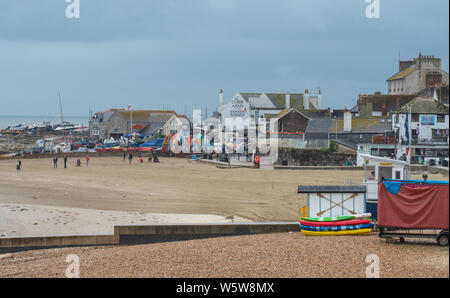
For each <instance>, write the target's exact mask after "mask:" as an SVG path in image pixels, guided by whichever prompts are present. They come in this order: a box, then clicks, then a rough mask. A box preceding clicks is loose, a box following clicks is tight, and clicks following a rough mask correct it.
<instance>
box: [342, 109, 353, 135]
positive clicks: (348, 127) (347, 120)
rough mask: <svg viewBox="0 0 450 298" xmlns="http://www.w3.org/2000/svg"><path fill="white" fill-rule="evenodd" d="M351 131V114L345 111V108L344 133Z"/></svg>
mask: <svg viewBox="0 0 450 298" xmlns="http://www.w3.org/2000/svg"><path fill="white" fill-rule="evenodd" d="M351 131H352V113H351V112H350V111H349V110H347V107H346V108H345V111H344V132H351Z"/></svg>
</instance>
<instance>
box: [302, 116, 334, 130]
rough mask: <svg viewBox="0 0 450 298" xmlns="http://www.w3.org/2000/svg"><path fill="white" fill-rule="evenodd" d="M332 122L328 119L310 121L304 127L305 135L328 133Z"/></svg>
mask: <svg viewBox="0 0 450 298" xmlns="http://www.w3.org/2000/svg"><path fill="white" fill-rule="evenodd" d="M331 123H332V120H331V119H330V118H318V119H311V120H309V122H308V126H307V127H306V131H305V132H306V133H320V132H322V133H328V132H329V131H330V127H331Z"/></svg>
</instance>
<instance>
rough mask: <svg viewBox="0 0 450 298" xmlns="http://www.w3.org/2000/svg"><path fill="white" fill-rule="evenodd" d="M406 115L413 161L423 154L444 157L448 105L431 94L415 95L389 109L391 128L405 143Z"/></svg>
mask: <svg viewBox="0 0 450 298" xmlns="http://www.w3.org/2000/svg"><path fill="white" fill-rule="evenodd" d="M407 113H408V118H409V120H408V121H409V126H408V127H409V128H408V129H409V130H410V140H411V148H412V157H413V162H417V161H420V160H423V159H424V158H425V157H431V156H435V157H439V158H442V157H448V144H449V117H448V116H449V109H448V107H447V106H445V105H444V104H442V103H440V102H439V101H437V100H436V99H434V98H432V97H417V98H415V99H414V100H413V101H411V102H410V103H409V104H407V105H405V106H403V107H402V108H401V109H400V110H399V111H396V112H394V113H392V129H393V130H398V132H399V134H398V135H399V138H400V139H401V140H402V143H403V144H405V143H406V129H407V128H406V127H405V122H406V119H407Z"/></svg>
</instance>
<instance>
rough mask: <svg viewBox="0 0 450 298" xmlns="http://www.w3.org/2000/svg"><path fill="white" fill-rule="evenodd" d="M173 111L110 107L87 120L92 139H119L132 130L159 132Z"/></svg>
mask: <svg viewBox="0 0 450 298" xmlns="http://www.w3.org/2000/svg"><path fill="white" fill-rule="evenodd" d="M173 115H176V113H175V111H159V110H124V109H110V110H108V111H106V112H97V113H95V114H94V115H93V116H92V118H91V120H90V122H89V132H90V136H91V138H93V139H97V140H104V139H110V138H114V139H119V138H120V137H122V136H125V135H127V134H130V133H132V132H137V133H140V134H142V135H144V136H149V137H151V136H153V135H154V134H155V133H157V132H161V129H162V127H163V125H164V124H165V123H166V122H167V121H168V120H169V118H170V117H172V116H173Z"/></svg>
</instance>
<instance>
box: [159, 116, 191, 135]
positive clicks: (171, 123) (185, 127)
mask: <svg viewBox="0 0 450 298" xmlns="http://www.w3.org/2000/svg"><path fill="white" fill-rule="evenodd" d="M181 131H184V132H188V133H190V132H191V121H190V120H189V118H188V117H187V116H185V115H173V116H172V117H170V118H169V120H167V122H166V123H165V124H164V125H163V127H162V133H163V135H165V136H171V135H172V134H176V133H178V132H181Z"/></svg>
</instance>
